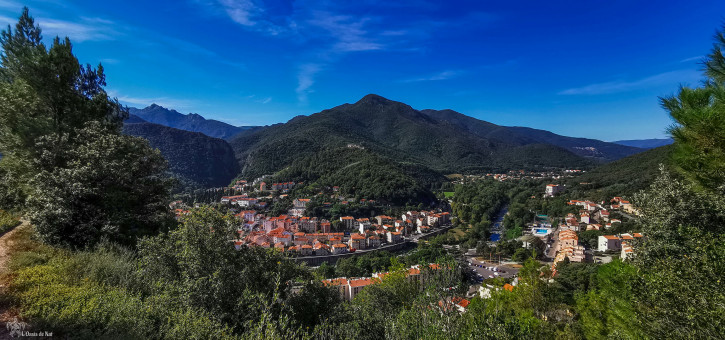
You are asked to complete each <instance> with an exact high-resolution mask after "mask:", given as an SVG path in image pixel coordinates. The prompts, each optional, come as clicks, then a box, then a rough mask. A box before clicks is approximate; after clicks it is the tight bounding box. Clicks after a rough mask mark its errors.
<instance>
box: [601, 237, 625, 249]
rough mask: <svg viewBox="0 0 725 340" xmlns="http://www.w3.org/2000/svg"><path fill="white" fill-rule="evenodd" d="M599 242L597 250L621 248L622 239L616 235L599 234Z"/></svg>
mask: <svg viewBox="0 0 725 340" xmlns="http://www.w3.org/2000/svg"><path fill="white" fill-rule="evenodd" d="M598 241H599V242H597V244H598V248H597V249H598V250H599V251H608V250H620V249H622V239H621V238H620V237H619V236H617V235H602V236H599V240H598Z"/></svg>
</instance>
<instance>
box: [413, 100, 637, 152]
mask: <svg viewBox="0 0 725 340" xmlns="http://www.w3.org/2000/svg"><path fill="white" fill-rule="evenodd" d="M421 113H423V114H425V115H427V116H428V117H430V118H432V119H434V120H436V121H438V122H440V123H444V124H451V125H453V126H454V127H455V128H456V129H457V130H459V131H467V132H470V133H472V134H474V135H476V136H478V137H481V138H486V139H492V140H497V141H502V142H505V143H508V144H512V145H527V144H550V145H555V146H558V147H561V148H564V149H566V150H568V151H570V152H572V153H574V154H577V155H579V156H584V157H590V158H593V159H596V160H604V161H610V160H614V159H619V158H622V157H625V156H629V155H632V154H635V153H637V152H640V151H642V150H641V149H638V148H633V147H629V146H624V145H618V144H614V143H607V142H602V141H600V140H596V139H587V138H574V137H566V136H560V135H557V134H554V133H551V132H549V131H544V130H537V129H531V128H526V127H518V126H499V125H496V124H492V123H489V122H486V121H482V120H478V119H475V118H472V117H468V116H466V115H464V114H461V113H458V112H456V111H453V110H440V111H438V110H423V111H421ZM588 148H594V149H595V150H591V149H588ZM537 163H538V162H537ZM572 166H573V165H572Z"/></svg>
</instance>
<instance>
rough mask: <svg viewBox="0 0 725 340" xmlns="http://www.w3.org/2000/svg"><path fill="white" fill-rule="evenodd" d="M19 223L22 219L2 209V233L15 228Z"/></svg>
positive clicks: (0, 230)
mask: <svg viewBox="0 0 725 340" xmlns="http://www.w3.org/2000/svg"><path fill="white" fill-rule="evenodd" d="M18 224H20V221H19V220H18V218H17V217H15V216H13V214H11V213H9V212H7V211H5V210H0V235H2V234H4V233H6V232H8V231H9V230H11V229H13V228H15V227H16V226H17V225H18Z"/></svg>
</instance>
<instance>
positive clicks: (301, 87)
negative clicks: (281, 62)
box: [295, 63, 322, 104]
mask: <svg viewBox="0 0 725 340" xmlns="http://www.w3.org/2000/svg"><path fill="white" fill-rule="evenodd" d="M321 69H322V67H321V66H320V65H319V64H312V63H310V64H303V65H301V66H300V69H299V72H298V73H297V89H296V90H295V92H297V100H298V101H299V102H300V103H302V104H307V95H308V94H310V93H312V92H313V91H312V89H311V87H312V85H314V84H315V75H317V73H319V72H320V70H321Z"/></svg>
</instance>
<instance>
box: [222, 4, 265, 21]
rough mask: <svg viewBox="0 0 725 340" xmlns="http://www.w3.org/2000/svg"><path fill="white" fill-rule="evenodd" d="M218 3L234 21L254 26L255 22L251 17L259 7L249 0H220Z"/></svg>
mask: <svg viewBox="0 0 725 340" xmlns="http://www.w3.org/2000/svg"><path fill="white" fill-rule="evenodd" d="M219 3H220V4H221V5H222V6H223V7H224V11H225V12H226V13H227V15H229V17H230V18H231V19H232V20H234V22H236V23H238V24H241V25H244V26H254V25H255V24H256V21H255V19H254V18H253V17H254V16H256V14H257V13H259V11H260V10H259V8H258V7H257V6H255V5H254V3H252V1H250V0H220V1H219Z"/></svg>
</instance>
